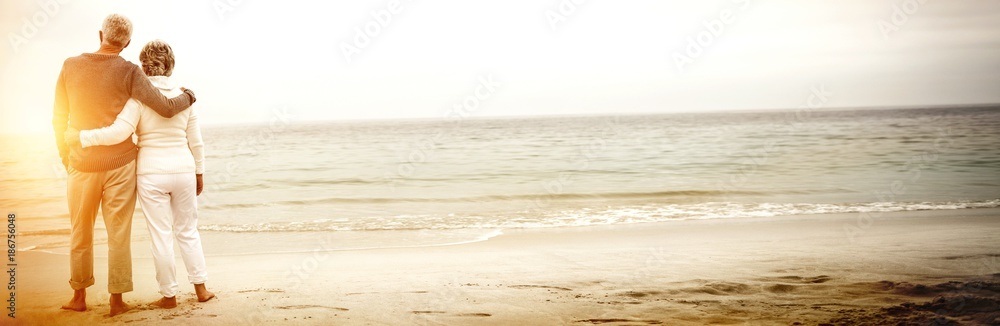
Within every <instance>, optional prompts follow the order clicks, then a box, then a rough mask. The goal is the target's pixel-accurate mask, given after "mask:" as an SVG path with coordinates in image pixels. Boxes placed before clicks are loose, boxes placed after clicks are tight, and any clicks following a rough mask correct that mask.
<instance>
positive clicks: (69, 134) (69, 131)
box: [63, 127, 80, 148]
mask: <svg viewBox="0 0 1000 326" xmlns="http://www.w3.org/2000/svg"><path fill="white" fill-rule="evenodd" d="M63 141H65V142H66V145H69V147H70V148H73V147H79V146H80V131H79V130H77V129H76V128H73V127H69V128H66V132H65V133H63Z"/></svg>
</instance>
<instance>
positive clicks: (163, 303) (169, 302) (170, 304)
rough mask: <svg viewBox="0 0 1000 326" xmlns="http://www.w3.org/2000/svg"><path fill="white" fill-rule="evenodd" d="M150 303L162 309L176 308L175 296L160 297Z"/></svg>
mask: <svg viewBox="0 0 1000 326" xmlns="http://www.w3.org/2000/svg"><path fill="white" fill-rule="evenodd" d="M150 304H151V305H154V306H157V307H160V308H163V309H172V308H177V297H169V298H168V297H162V298H160V300H156V301H155V302H153V303H150Z"/></svg>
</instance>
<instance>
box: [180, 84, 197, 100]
mask: <svg viewBox="0 0 1000 326" xmlns="http://www.w3.org/2000/svg"><path fill="white" fill-rule="evenodd" d="M181 92H184V94H187V95H188V96H190V97H191V104H194V102H195V101H197V100H198V99H197V98H195V97H194V91H192V90H190V89H187V88H184V87H181Z"/></svg>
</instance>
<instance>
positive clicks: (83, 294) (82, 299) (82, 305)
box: [62, 289, 87, 311]
mask: <svg viewBox="0 0 1000 326" xmlns="http://www.w3.org/2000/svg"><path fill="white" fill-rule="evenodd" d="M62 309H66V310H73V311H87V289H82V290H74V291H73V298H72V299H69V302H67V303H66V304H64V305H63V306H62Z"/></svg>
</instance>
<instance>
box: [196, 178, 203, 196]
mask: <svg viewBox="0 0 1000 326" xmlns="http://www.w3.org/2000/svg"><path fill="white" fill-rule="evenodd" d="M194 177H195V180H196V181H197V185H196V186H195V189H196V190H197V191H196V193H195V196H201V191H202V190H203V189H204V188H205V180H204V179H202V178H201V174H195V175H194Z"/></svg>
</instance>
